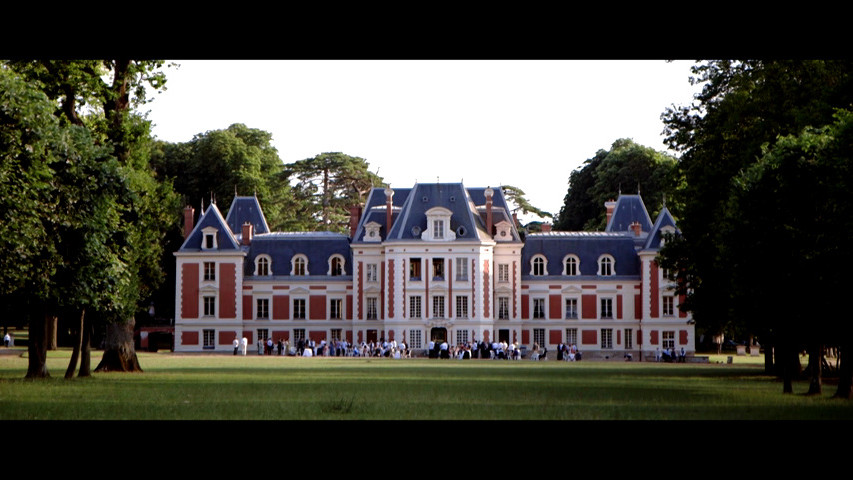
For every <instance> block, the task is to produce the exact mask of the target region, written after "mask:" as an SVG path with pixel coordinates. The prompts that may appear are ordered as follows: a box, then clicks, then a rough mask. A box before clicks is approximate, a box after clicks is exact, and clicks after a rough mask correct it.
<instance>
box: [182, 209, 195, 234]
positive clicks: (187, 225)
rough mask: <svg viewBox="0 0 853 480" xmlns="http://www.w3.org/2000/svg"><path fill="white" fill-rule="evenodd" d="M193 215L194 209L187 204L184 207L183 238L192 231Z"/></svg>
mask: <svg viewBox="0 0 853 480" xmlns="http://www.w3.org/2000/svg"><path fill="white" fill-rule="evenodd" d="M194 215H195V209H194V208H193V207H191V206H189V205H187V206H186V207H184V240H186V239H187V237H189V236H190V234H191V233H193V227H194V225H193V216H194Z"/></svg>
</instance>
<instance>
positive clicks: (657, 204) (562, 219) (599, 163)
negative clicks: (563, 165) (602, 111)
mask: <svg viewBox="0 0 853 480" xmlns="http://www.w3.org/2000/svg"><path fill="white" fill-rule="evenodd" d="M675 165H676V159H675V158H674V157H672V156H670V155H667V154H665V153H662V152H658V151H655V150H653V149H651V148H649V147H644V146H642V145H638V144H636V143H634V141H633V140H630V139H619V140H616V141H615V142H613V145H612V146H611V148H610V150H609V151H607V150H599V151H598V152H597V153H596V154H595V156H594V157H592V158H590V159H588V160H586V161H585V162H584V167H583V168H581V169H579V170H575V171H573V172H572V173H571V175H570V176H569V190H568V192H567V193H566V197H565V200H564V203H563V207H562V208H561V209H560V213H559V214H558V215H557V220H556V222H555V224H554V228H555V229H557V230H565V231H576V230H587V231H596V230H604V229H605V227H606V226H607V216H606V210H605V209H604V203H605V202H606V201H608V200H611V199H615V196H616V194H617V193H619V192H621V191H631V192H633V191H634V189H636V191H642V194H643V198H644V200H645V202H646V205H647V207H649V206H650V207H652V212H651V213H652V216H653V217H654V216H655V215H656V214H657V213H658V212H659V211H660V209H661V207H662V206H663V199H664V196H669V195H668V194H671V192H673V191H674V190H675V187H674V184H675V177H674V172H675ZM668 208H669V210H670V211H672V212H676V211H677V210H678V207H677V205H674V204H673V202H672V201H670V202H669V203H668Z"/></svg>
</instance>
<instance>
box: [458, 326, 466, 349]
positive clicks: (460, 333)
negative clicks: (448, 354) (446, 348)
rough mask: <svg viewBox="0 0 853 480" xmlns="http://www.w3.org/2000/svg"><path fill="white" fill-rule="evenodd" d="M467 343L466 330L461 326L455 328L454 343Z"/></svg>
mask: <svg viewBox="0 0 853 480" xmlns="http://www.w3.org/2000/svg"><path fill="white" fill-rule="evenodd" d="M467 343H468V330H467V329H465V328H463V329H460V330H456V345H465V344H467Z"/></svg>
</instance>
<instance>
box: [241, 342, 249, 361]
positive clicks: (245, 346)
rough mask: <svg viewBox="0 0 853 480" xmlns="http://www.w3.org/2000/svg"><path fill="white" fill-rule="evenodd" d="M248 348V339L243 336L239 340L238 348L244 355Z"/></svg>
mask: <svg viewBox="0 0 853 480" xmlns="http://www.w3.org/2000/svg"><path fill="white" fill-rule="evenodd" d="M248 348H249V340H248V339H247V338H246V337H243V338H242V339H241V340H240V350H241V352H242V353H243V356H244V357H245V356H246V350H247V349H248Z"/></svg>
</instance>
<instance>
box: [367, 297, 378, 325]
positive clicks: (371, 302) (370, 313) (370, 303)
mask: <svg viewBox="0 0 853 480" xmlns="http://www.w3.org/2000/svg"><path fill="white" fill-rule="evenodd" d="M366 300H367V319H368V320H376V319H377V318H379V315H377V309H376V303H377V298H376V297H367V299H366Z"/></svg>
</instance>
